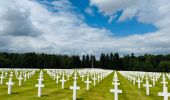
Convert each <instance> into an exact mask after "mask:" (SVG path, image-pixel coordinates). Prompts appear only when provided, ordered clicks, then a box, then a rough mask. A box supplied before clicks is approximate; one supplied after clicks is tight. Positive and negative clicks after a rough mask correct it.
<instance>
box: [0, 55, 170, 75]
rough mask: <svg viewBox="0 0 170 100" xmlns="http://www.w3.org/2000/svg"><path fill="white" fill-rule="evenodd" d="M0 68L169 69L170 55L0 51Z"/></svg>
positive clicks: (164, 70)
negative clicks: (97, 57)
mask: <svg viewBox="0 0 170 100" xmlns="http://www.w3.org/2000/svg"><path fill="white" fill-rule="evenodd" d="M0 67H1V68H56V69H61V68H63V69H64V68H67V69H68V68H92V67H93V68H103V69H113V70H131V71H158V72H169V71H170V55H150V54H145V55H143V56H135V54H134V53H132V54H130V55H124V56H123V57H120V56H119V54H118V53H110V54H104V53H101V55H100V58H99V60H96V57H95V56H94V55H83V56H82V57H80V56H78V55H73V56H68V55H56V54H45V53H34V52H32V53H22V54H20V53H6V52H2V53H0Z"/></svg>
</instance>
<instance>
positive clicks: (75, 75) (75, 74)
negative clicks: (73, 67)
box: [73, 71, 78, 81]
mask: <svg viewBox="0 0 170 100" xmlns="http://www.w3.org/2000/svg"><path fill="white" fill-rule="evenodd" d="M73 79H74V80H75V81H76V80H77V79H78V77H77V72H76V71H75V73H74V77H73Z"/></svg>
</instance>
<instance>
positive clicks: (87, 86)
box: [85, 76, 91, 90]
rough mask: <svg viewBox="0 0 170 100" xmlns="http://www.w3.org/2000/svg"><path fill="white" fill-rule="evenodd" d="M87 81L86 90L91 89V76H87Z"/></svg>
mask: <svg viewBox="0 0 170 100" xmlns="http://www.w3.org/2000/svg"><path fill="white" fill-rule="evenodd" d="M85 83H86V90H89V84H90V83H91V81H89V76H87V80H86V81H85Z"/></svg>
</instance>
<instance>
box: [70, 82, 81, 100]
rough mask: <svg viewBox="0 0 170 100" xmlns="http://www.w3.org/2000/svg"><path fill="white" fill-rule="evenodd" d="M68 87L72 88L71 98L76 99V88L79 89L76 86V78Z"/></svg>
mask: <svg viewBox="0 0 170 100" xmlns="http://www.w3.org/2000/svg"><path fill="white" fill-rule="evenodd" d="M70 89H72V90H73V100H76V90H79V89H80V87H78V86H77V83H76V80H74V85H73V86H70Z"/></svg>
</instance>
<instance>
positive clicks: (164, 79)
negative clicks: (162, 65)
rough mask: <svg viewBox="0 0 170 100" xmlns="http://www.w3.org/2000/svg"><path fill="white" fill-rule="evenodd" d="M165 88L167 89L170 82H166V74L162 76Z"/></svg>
mask: <svg viewBox="0 0 170 100" xmlns="http://www.w3.org/2000/svg"><path fill="white" fill-rule="evenodd" d="M161 83H162V84H163V86H164V87H166V84H168V82H166V78H165V74H163V75H162V82H161Z"/></svg>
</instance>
